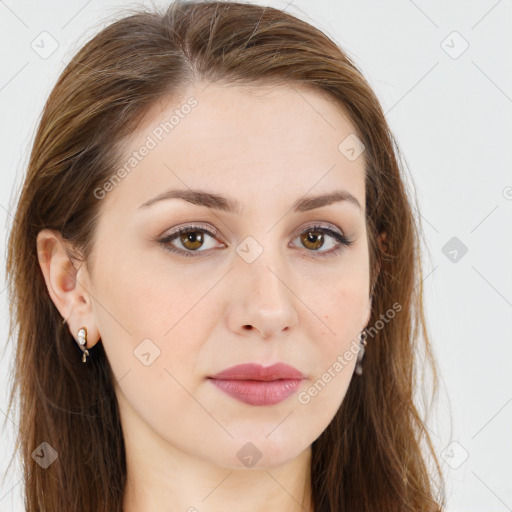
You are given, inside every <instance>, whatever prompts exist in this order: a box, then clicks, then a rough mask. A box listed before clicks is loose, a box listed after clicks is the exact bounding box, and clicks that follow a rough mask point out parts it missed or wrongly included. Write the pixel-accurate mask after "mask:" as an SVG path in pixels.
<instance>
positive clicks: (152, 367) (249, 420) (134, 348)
mask: <svg viewBox="0 0 512 512" xmlns="http://www.w3.org/2000/svg"><path fill="white" fill-rule="evenodd" d="M186 105H188V106H186ZM166 123H167V124H166ZM347 137H348V139H347ZM356 142H357V140H356V139H355V129H354V127H353V125H352V124H351V123H350V122H349V121H348V119H347V118H346V117H344V115H343V114H342V112H341V111H340V110H339V107H337V106H336V105H335V104H334V103H333V102H332V101H330V100H328V99H326V98H324V97H323V96H321V95H319V94H318V93H317V92H310V91H306V90H303V89H295V88H287V87H285V86H280V87H276V86H275V87H271V88H268V87H265V88H264V87H261V86H252V87H243V88H242V87H240V86H229V87H228V86H221V85H214V84H211V85H208V86H206V84H205V83H200V84H197V85H195V86H194V87H191V88H190V89H189V90H187V92H186V94H184V95H183V97H182V98H179V99H176V98H174V99H173V100H172V101H171V100H169V102H168V103H162V104H161V105H159V106H158V107H153V108H152V110H151V111H150V112H149V115H148V117H147V118H146V119H145V121H144V123H143V124H142V125H140V126H139V129H138V131H137V132H136V133H134V134H133V136H132V137H131V138H130V140H129V141H127V143H126V146H125V155H124V160H123V161H122V162H120V163H119V169H121V168H123V166H124V172H123V171H119V172H118V173H117V178H118V179H117V180H116V181H114V180H112V181H111V182H109V183H107V184H105V185H104V186H103V187H102V189H101V190H98V191H97V195H98V197H102V199H101V205H100V208H101V210H100V220H99V224H98V227H97V231H96V233H95V240H94V247H95V249H94V252H93V255H92V260H91V261H90V262H89V265H91V266H90V268H92V270H91V275H90V276H89V278H88V279H89V280H88V283H89V288H88V291H89V292H90V294H91V296H92V307H93V314H94V318H95V320H96V323H97V325H96V328H97V329H98V331H99V335H100V336H101V342H102V343H103V345H104V348H105V351H106V354H107V356H108V359H109V361H110V364H111V366H112V370H113V373H114V375H115V378H116V380H117V381H118V382H117V384H116V394H117V396H118V400H119V407H120V412H121V417H122V424H123V430H124V434H125V436H126V440H127V442H130V443H131V444H133V445H137V446H138V447H139V449H140V450H141V451H142V450H144V452H145V453H154V454H156V453H158V454H160V453H162V452H161V450H164V451H165V450H170V451H173V450H180V451H181V452H184V453H186V454H189V455H191V456H193V457H195V458H199V459H202V460H204V461H209V462H210V463H214V464H216V465H220V466H223V467H226V468H244V467H260V468H264V467H265V468H271V467H277V466H279V465H282V464H284V463H286V462H287V461H291V460H292V459H294V458H296V457H297V456H298V455H299V454H301V453H302V452H303V451H304V450H305V449H306V448H308V447H309V446H310V445H311V443H312V442H313V441H314V440H315V439H317V438H318V437H319V435H320V434H321V433H322V431H323V430H324V429H325V428H326V427H327V425H328V424H329V422H330V421H331V420H332V418H333V416H334V415H335V413H336V411H337V410H338V408H339V407H340V404H341V402H342V401H343V398H344V396H345V393H346V391H347V388H348V385H349V383H350V380H351V379H352V375H353V370H354V366H355V354H356V353H357V348H358V340H357V335H358V333H359V332H360V331H361V330H362V329H363V328H364V327H365V325H366V323H367V321H368V319H369V315H370V308H371V303H370V299H369V277H370V276H369V255H368V243H367V232H366V225H365V209H364V206H365V182H364V174H365V170H364V153H361V154H360V155H359V153H360V148H359V147H358V146H357V144H356ZM143 148H146V149H143ZM358 155H359V156H358ZM125 164H126V165H125ZM170 191H179V192H180V193H182V194H185V195H186V196H188V198H189V199H190V200H189V201H187V200H185V199H181V198H178V197H177V195H178V193H177V192H173V193H172V194H171V193H170ZM195 192H201V193H202V194H212V195H215V196H222V199H219V198H211V197H210V198H208V196H206V195H205V196H198V195H194V193H195ZM338 192H339V193H340V195H339V196H338V199H340V198H341V200H336V201H332V202H328V201H323V200H313V199H311V198H315V197H317V196H324V195H325V194H333V193H338ZM165 194H169V197H168V198H165ZM171 196H175V197H174V198H171ZM344 197H345V199H343V198H344ZM155 198H156V199H155ZM347 198H351V199H347ZM149 203H151V204H149ZM199 203H202V204H199ZM297 205H299V206H297ZM228 206H229V208H228ZM190 226H193V227H192V228H191V227H190ZM313 226H316V227H315V228H314V229H313ZM178 228H183V229H185V228H186V229H188V230H189V231H188V233H184V234H182V236H181V237H180V235H179V233H178V235H177V237H175V238H174V239H169V238H170V237H169V236H168V235H171V234H173V233H175V230H177V229H178ZM319 228H321V229H323V228H325V229H326V230H328V231H326V232H321V231H319ZM308 229H309V231H308ZM308 232H309V235H308ZM339 235H341V236H344V237H346V238H347V239H348V240H349V241H351V242H352V243H351V244H350V245H345V244H344V243H343V242H340V241H339V240H340V238H339V237H338V236H339ZM165 237H167V241H162V239H164V238H165ZM337 237H338V238H337ZM341 240H342V239H341ZM171 250H173V251H175V252H170V251H171ZM279 362H281V363H286V364H287V365H291V366H293V367H295V368H296V369H297V370H299V371H300V372H302V374H303V375H304V377H305V378H304V379H303V380H302V381H298V382H295V383H293V382H288V383H287V384H281V385H280V384H279V383H277V382H274V383H273V384H268V383H267V384H263V383H261V382H259V383H258V382H253V383H252V384H250V383H249V384H247V382H246V383H245V384H244V383H238V384H236V383H233V381H217V383H215V381H214V380H213V379H211V378H209V377H211V376H214V375H215V374H218V373H219V372H221V371H222V370H225V369H227V368H230V367H232V366H235V365H239V364H243V363H255V364H259V365H262V366H265V367H266V366H269V365H273V364H274V363H279ZM354 378H358V377H357V376H356V377H354ZM293 384H295V387H294V386H293ZM223 387H224V388H226V389H231V390H233V389H235V391H237V392H238V396H233V395H232V394H229V393H227V392H226V391H225V390H223ZM286 389H292V390H294V391H291V393H292V394H290V395H287V394H286ZM235 395H236V393H235ZM265 400H267V401H265ZM155 448H158V451H156V450H155ZM152 450H153V451H152Z"/></svg>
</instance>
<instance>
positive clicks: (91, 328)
mask: <svg viewBox="0 0 512 512" xmlns="http://www.w3.org/2000/svg"><path fill="white" fill-rule="evenodd" d="M68 244H69V242H67V241H65V240H64V239H63V238H62V235H61V234H60V233H59V232H57V231H54V230H50V229H43V230H41V231H40V232H39V233H38V235H37V256H38V261H39V266H40V267H41V272H42V274H43V277H44V280H45V282H46V288H47V290H48V294H49V295H50V298H51V299H52V301H53V303H54V304H55V307H56V308H57V309H58V311H59V313H60V314H61V316H62V317H63V319H64V321H65V322H66V323H67V324H68V328H69V330H70V333H71V335H72V336H73V338H74V339H75V340H76V341H78V338H79V336H78V332H79V330H80V329H81V328H82V327H86V328H87V333H88V335H87V348H91V347H92V346H93V345H94V344H95V343H96V342H97V341H98V340H99V338H100V336H99V332H98V329H97V327H96V322H95V319H94V315H93V311H92V303H91V298H90V296H89V294H88V293H87V290H86V289H84V284H86V283H82V282H81V280H80V279H79V278H78V274H79V272H78V270H77V269H76V268H75V266H74V264H73V262H72V260H71V258H70V256H69V248H68ZM84 280H85V279H84Z"/></svg>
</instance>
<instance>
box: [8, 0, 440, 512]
mask: <svg viewBox="0 0 512 512" xmlns="http://www.w3.org/2000/svg"><path fill="white" fill-rule="evenodd" d="M198 80H205V81H207V82H219V83H226V84H235V83H236V84H256V83H260V84H270V85H272V84H276V85H278V84H288V85H291V86H293V87H299V86H300V87H308V88H310V89H311V90H313V91H316V92H319V93H322V94H326V95H327V96H328V97H329V98H331V99H332V100H334V101H335V102H336V103H337V104H338V105H339V106H340V109H344V110H343V111H344V112H346V113H347V114H348V115H349V117H350V120H351V122H352V124H353V125H354V126H355V128H356V129H357V136H358V137H359V138H360V139H361V141H362V142H363V143H364V145H365V147H366V149H365V153H364V156H365V162H366V176H365V180H366V215H367V218H366V222H367V229H368V242H369V251H370V280H371V283H370V284H371V285H372V286H373V287H374V288H373V311H372V316H371V319H370V324H369V325H371V326H375V325H381V326H382V327H379V328H378V329H374V332H370V336H371V339H370V340H369V341H370V342H369V344H368V347H367V351H366V356H365V359H364V373H363V375H362V376H357V377H354V378H353V379H352V382H351V384H350V386H349V389H348V392H347V394H346V396H345V398H344V401H343V403H342V405H341V407H340V409H339V410H338V412H337V414H336V415H335V417H334V418H333V420H332V422H331V423H330V424H329V425H328V427H327V428H326V429H325V431H324V432H323V433H322V434H321V435H320V437H319V438H318V439H317V440H316V441H315V442H314V443H313V445H312V467H311V470H312V471H311V484H312V492H313V501H314V505H315V511H316V512H334V511H336V512H340V511H345V512H349V511H356V510H357V511H376V510H378V511H379V512H391V511H393V512H396V511H404V512H407V511H411V512H412V511H414V512H418V511H429V512H432V511H437V510H441V508H442V507H443V505H444V486H443V480H442V475H441V471H440V466H439V463H438V460H437V458H436V455H435V453H434V449H433V446H432V443H431V440H430V438H429V435H428V432H427V429H426V427H425V423H424V421H425V420H424V419H422V417H421V415H420V413H419V412H418V409H417V404H415V403H414V402H413V395H414V393H415V390H416V385H417V384H416V381H417V378H418V374H417V364H416V362H417V356H418V355H419V354H420V353H421V354H423V356H424V357H423V358H422V360H421V364H422V365H424V364H427V363H428V364H429V368H431V370H432V372H431V373H432V376H433V379H432V382H433V388H432V389H433V391H434V393H433V394H432V397H433V396H435V390H436V387H437V376H436V367H435V362H434V359H433V356H432V350H431V347H430V344H429V340H428V336H427V330H426V325H425V324H426V322H425V318H424V311H423V303H422V269H421V261H420V240H421V224H420V222H419V219H418V220H415V215H414V213H415V212H414V210H413V206H414V205H413V204H412V199H411V198H410V197H409V196H410V194H409V193H408V190H407V187H406V186H405V181H404V174H403V169H404V166H403V165H402V160H401V159H402V157H401V155H400V150H399V148H398V145H397V144H396V141H395V139H394V138H393V135H392V133H391V132H390V129H389V127H388V124H387V122H386V119H385V117H384V114H383V111H382V108H381V106H380V104H379V102H378V100H377V98H376V96H375V94H374V92H373V91H372V89H371V88H370V86H369V85H368V83H367V81H366V80H365V79H364V77H363V75H362V73H361V71H360V70H359V69H358V68H357V67H356V65H355V64H354V63H353V62H352V61H351V60H350V58H349V57H348V56H347V55H346V54H345V53H344V52H343V51H342V50H341V49H340V48H339V47H338V46H337V45H336V44H335V43H334V42H333V41H332V40H331V39H329V38H328V37H327V36H326V35H325V34H324V33H322V32H321V31H320V30H319V29H317V28H315V27H313V26H311V25H310V24H308V23H307V22H305V21H302V20H300V19H298V18H297V17H295V16H292V15H291V14H288V13H286V12H284V11H281V10H278V9H275V8H271V7H263V6H258V5H251V4H244V3H238V2H223V1H221V2H212V1H208V2H200V1H198V2H182V1H177V2H174V3H172V4H171V5H170V6H169V8H168V9H167V10H165V11H163V12H159V11H157V10H154V11H148V10H144V9H141V10H139V11H137V12H135V13H134V12H131V13H130V14H129V15H127V16H125V17H124V18H121V19H119V20H117V21H115V22H112V23H111V24H110V25H109V26H107V27H106V28H104V29H103V30H101V31H100V32H99V33H98V34H97V35H96V36H95V37H93V38H92V40H90V41H89V42H88V43H87V44H86V45H85V46H84V47H83V48H82V49H80V51H79V52H78V53H77V54H76V55H75V56H74V58H73V59H72V60H71V62H70V63H69V64H68V65H67V67H66V68H65V70H64V71H63V72H62V74H61V76H60V77H59V79H58V81H57V83H56V85H55V87H54V88H53V90H52V92H51V94H50V96H49V98H48V100H47V102H46V105H45V107H44V111H43V115H42V118H41V120H40V123H39V126H38V130H37V133H36V136H35V140H34V144H33V147H32V152H31V155H30V160H29V164H28V170H27V174H26V177H25V181H24V184H23V187H22V190H21V195H20V198H19V202H18V203H17V205H16V214H15V219H14V223H13V227H12V230H11V233H10V239H9V249H8V257H7V275H8V285H9V293H10V318H11V325H10V330H9V337H10V338H15V339H16V350H15V366H14V373H13V387H12V391H11V397H10V401H9V411H10V410H11V408H12V404H13V401H14V397H15V395H16V393H18V394H19V397H18V400H19V406H18V407H19V408H18V412H19V432H18V438H17V443H16V447H15V452H14V453H15V454H16V453H18V452H19V456H20V457H21V461H22V465H23V476H24V483H25V508H26V511H27V512H39V511H40V510H54V511H62V512H63V511H67V512H75V511H76V512H78V511H80V512H82V511H84V510H90V511H92V510H94V511H104V512H107V511H108V512H121V511H122V502H123V492H124V488H125V479H126V466H125V454H124V441H123V435H122V430H121V424H120V417H119V411H118V407H117V400H116V396H115V393H114V386H113V375H112V372H111V370H110V366H109V363H108V360H107V358H106V355H105V352H104V350H103V347H102V344H101V343H98V344H96V346H95V347H94V348H93V349H92V356H93V357H92V360H90V361H89V363H88V364H82V363H81V362H80V354H81V353H80V350H79V349H78V347H77V345H76V343H75V342H74V340H73V338H72V336H71V334H70V332H69V329H68V328H67V325H65V324H64V323H63V321H62V317H61V316H60V314H59V312H58V310H57V308H56V307H55V305H54V303H53V302H52V300H51V298H50V296H49V294H48V291H47V288H46V285H45V281H44V278H43V275H42V272H41V269H40V267H39V265H38V258H37V251H36V236H37V234H38V232H39V231H40V230H42V229H44V228H49V229H54V230H57V231H58V232H60V233H61V234H62V235H63V237H64V238H65V239H67V240H69V241H71V242H72V243H73V244H74V247H76V248H77V251H76V252H74V253H73V254H71V255H70V257H72V258H73V259H76V260H77V261H81V262H85V264H87V261H88V258H89V256H90V255H91V250H92V249H93V247H92V240H93V235H94V231H95V227H96V221H97V219H98V215H99V213H98V212H99V200H98V198H97V197H96V195H95V194H94V190H95V189H97V188H98V187H100V186H101V185H102V184H103V183H105V182H106V180H107V179H108V178H109V177H110V176H112V174H113V173H114V171H115V169H116V165H118V164H119V158H120V153H119V148H120V143H121V142H122V141H123V140H124V139H125V137H126V136H128V135H129V134H130V133H131V132H133V130H135V129H136V127H137V124H138V123H139V122H140V120H141V119H142V118H143V116H144V114H145V113H146V112H147V111H148V109H149V107H150V106H152V105H153V104H154V103H155V102H156V101H158V100H160V99H162V98H164V97H166V96H167V95H173V94H178V93H179V92H180V91H182V90H183V88H184V87H186V86H188V85H190V84H191V83H194V82H196V81H198ZM381 233H385V242H384V243H379V242H378V238H377V237H378V235H379V234H381ZM393 304H395V305H396V304H399V305H400V306H401V309H400V312H399V313H397V314H396V316H395V317H394V318H393V319H392V320H389V319H388V321H386V322H383V320H382V318H383V315H385V314H386V312H389V311H390V310H394V309H393ZM395 309H396V308H395ZM378 322H380V324H378ZM16 331H17V332H16ZM15 332H16V334H15V335H14V333H15ZM84 383H87V385H86V386H84ZM43 442H46V443H48V444H49V445H50V446H51V447H52V448H53V449H54V450H55V451H56V453H57V455H58V458H57V460H55V462H54V463H53V464H51V465H50V466H49V467H48V468H46V469H44V468H43V467H41V465H40V464H38V463H37V462H36V460H35V457H33V456H32V454H33V452H34V450H36V449H37V448H38V447H40V445H41V443H43ZM13 456H14V455H13ZM11 462H12V459H11Z"/></svg>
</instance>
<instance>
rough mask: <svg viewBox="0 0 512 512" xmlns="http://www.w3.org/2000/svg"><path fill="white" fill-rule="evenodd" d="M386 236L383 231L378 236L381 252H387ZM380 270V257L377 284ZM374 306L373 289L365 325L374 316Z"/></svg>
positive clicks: (376, 277)
mask: <svg viewBox="0 0 512 512" xmlns="http://www.w3.org/2000/svg"><path fill="white" fill-rule="evenodd" d="M386 236H387V233H386V232H385V231H382V232H381V233H380V234H379V235H378V236H377V243H378V245H379V249H380V252H387V249H388V245H387V243H386ZM380 270H381V261H380V257H379V258H378V259H377V272H376V276H375V282H377V279H378V277H379V274H380ZM372 306H373V289H372V290H370V295H369V298H368V317H367V318H366V322H365V324H364V325H368V323H369V322H370V318H371V316H372Z"/></svg>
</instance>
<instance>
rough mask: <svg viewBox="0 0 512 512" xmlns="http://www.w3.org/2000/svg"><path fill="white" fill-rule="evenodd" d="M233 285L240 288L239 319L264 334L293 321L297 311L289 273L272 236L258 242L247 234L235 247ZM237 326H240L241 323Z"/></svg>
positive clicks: (287, 325)
mask: <svg viewBox="0 0 512 512" xmlns="http://www.w3.org/2000/svg"><path fill="white" fill-rule="evenodd" d="M237 253H238V256H239V257H238V258H237V262H236V264H235V267H236V268H235V273H234V279H235V283H236V284H235V286H236V287H238V288H239V289H238V290H237V293H236V294H235V295H236V297H238V299H239V300H238V308H239V309H238V310H239V312H241V315H242V317H241V318H240V319H239V320H240V321H241V322H242V323H243V325H244V326H246V325H251V326H252V327H255V328H257V329H258V330H259V331H260V332H262V333H263V334H265V333H267V334H270V333H271V332H279V331H281V330H282V329H284V328H286V327H290V326H291V325H292V324H294V323H295V321H296V311H295V308H294V300H293V296H294V294H293V293H292V291H291V290H292V285H291V283H289V280H290V277H289V276H290V273H289V272H288V269H287V267H286V258H285V255H284V254H283V251H282V248H281V247H280V245H279V244H278V243H276V241H275V240H274V237H273V236H272V235H269V236H265V237H264V240H263V241H262V242H261V243H260V242H259V241H257V240H256V239H254V238H253V237H247V238H246V239H245V240H244V241H242V243H241V244H240V245H239V247H238V248H237ZM240 327H242V326H241V325H240Z"/></svg>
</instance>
